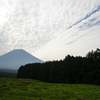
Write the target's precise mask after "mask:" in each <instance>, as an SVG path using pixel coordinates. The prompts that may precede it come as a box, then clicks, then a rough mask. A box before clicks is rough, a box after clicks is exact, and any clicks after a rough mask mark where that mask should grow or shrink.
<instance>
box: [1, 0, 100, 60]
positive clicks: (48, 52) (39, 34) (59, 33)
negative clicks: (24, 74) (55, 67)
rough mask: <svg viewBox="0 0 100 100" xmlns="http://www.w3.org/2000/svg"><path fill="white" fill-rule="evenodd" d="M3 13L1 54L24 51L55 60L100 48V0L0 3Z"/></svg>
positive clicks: (8, 1)
mask: <svg viewBox="0 0 100 100" xmlns="http://www.w3.org/2000/svg"><path fill="white" fill-rule="evenodd" d="M0 11H1V13H0V22H1V24H0V49H1V51H0V54H4V53H6V52H8V51H10V50H13V49H16V48H17V49H18V48H19V49H21V48H23V49H25V50H27V51H29V52H30V53H32V54H33V55H35V56H37V57H40V58H41V59H43V60H53V59H60V58H63V57H64V56H66V55H67V53H70V54H73V55H78V54H82V55H84V54H85V53H86V51H88V50H91V49H95V48H97V47H99V46H100V45H99V44H98V42H100V40H99V38H98V37H99V36H100V34H99V31H100V30H99V28H100V18H99V16H100V1H99V0H92V1H91V0H88V1H87V0H84V1H82V0H76V1H70V0H6V1H2V0H0ZM92 41H95V43H93V44H91V42H92ZM89 43H90V45H89ZM84 48H85V49H84ZM78 51H79V52H78Z"/></svg>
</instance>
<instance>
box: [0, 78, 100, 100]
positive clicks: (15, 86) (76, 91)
mask: <svg viewBox="0 0 100 100" xmlns="http://www.w3.org/2000/svg"><path fill="white" fill-rule="evenodd" d="M0 100H100V86H98V85H86V84H60V83H59V84H57V83H45V82H41V81H37V80H31V79H14V78H0Z"/></svg>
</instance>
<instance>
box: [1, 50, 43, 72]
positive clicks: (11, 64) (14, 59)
mask: <svg viewBox="0 0 100 100" xmlns="http://www.w3.org/2000/svg"><path fill="white" fill-rule="evenodd" d="M36 62H39V63H43V61H42V60H40V59H38V58H36V57H34V56H32V55H31V54H29V53H28V52H26V51H25V50H23V49H15V50H13V51H11V52H8V53H6V54H4V55H2V56H0V68H3V69H16V70H17V69H18V68H19V67H20V66H21V65H25V64H28V63H36Z"/></svg>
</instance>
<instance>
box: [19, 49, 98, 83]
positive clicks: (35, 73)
mask: <svg viewBox="0 0 100 100" xmlns="http://www.w3.org/2000/svg"><path fill="white" fill-rule="evenodd" d="M17 78H31V79H37V80H41V81H46V82H53V83H71V84H73V83H86V84H98V85H100V49H97V50H96V51H91V52H89V53H88V54H87V55H86V57H81V56H78V57H73V56H70V55H68V56H66V57H65V59H64V60H60V61H52V62H51V61H49V62H45V63H43V64H41V63H35V64H27V65H25V66H21V67H20V68H19V70H18V74H17Z"/></svg>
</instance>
